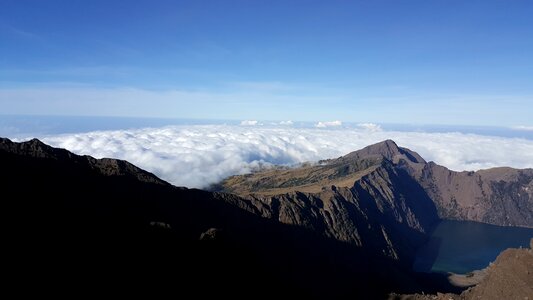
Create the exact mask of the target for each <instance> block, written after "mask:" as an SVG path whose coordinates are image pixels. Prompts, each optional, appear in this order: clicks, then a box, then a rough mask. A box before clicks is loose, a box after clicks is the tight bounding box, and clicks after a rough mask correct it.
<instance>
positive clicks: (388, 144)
mask: <svg viewBox="0 0 533 300" xmlns="http://www.w3.org/2000/svg"><path fill="white" fill-rule="evenodd" d="M374 156H378V157H383V158H386V159H388V160H390V161H393V162H395V163H397V162H399V161H400V160H401V159H403V160H406V161H410V162H413V163H425V162H426V161H425V160H424V159H423V158H422V157H421V156H420V155H419V154H418V153H416V152H414V151H411V150H409V149H407V148H402V147H399V146H398V145H397V144H396V142H394V141H393V140H391V139H387V140H384V141H382V142H379V143H376V144H373V145H370V146H367V147H365V148H363V149H361V150H357V151H355V152H352V153H350V154H348V155H346V156H344V158H347V159H354V158H355V159H361V158H368V157H374Z"/></svg>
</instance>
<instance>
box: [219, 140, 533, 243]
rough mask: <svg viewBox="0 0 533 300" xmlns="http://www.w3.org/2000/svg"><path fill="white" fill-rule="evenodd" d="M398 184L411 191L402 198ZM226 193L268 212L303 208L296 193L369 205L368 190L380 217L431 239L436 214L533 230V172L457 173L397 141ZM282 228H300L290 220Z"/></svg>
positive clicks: (237, 185) (264, 175)
mask: <svg viewBox="0 0 533 300" xmlns="http://www.w3.org/2000/svg"><path fill="white" fill-rule="evenodd" d="M393 178H394V180H392V179H393ZM399 182H402V183H403V184H405V185H406V186H409V188H408V189H405V188H404V189H403V190H402V189H401V185H399V184H398V183H399ZM223 186H224V190H225V191H229V192H233V193H237V194H239V195H241V196H246V195H249V194H251V195H252V196H250V197H251V198H255V199H259V200H261V201H263V202H265V203H267V204H268V203H271V202H272V203H276V199H282V198H287V197H290V198H293V199H294V200H293V201H284V202H288V203H296V202H297V200H296V199H295V197H294V196H290V195H294V194H295V193H296V192H300V194H305V195H306V196H307V197H309V198H321V199H327V198H330V197H328V195H322V193H325V192H327V191H328V190H330V189H332V186H335V190H338V191H344V192H345V193H344V194H351V195H352V196H353V199H350V200H349V201H351V202H352V203H356V204H355V205H356V206H358V204H360V203H369V201H365V199H364V196H362V195H363V194H361V191H362V190H364V191H365V193H367V195H368V196H369V198H371V199H374V200H375V201H370V204H371V205H374V204H375V205H376V207H377V209H378V210H379V211H380V213H384V214H386V215H387V214H389V215H391V216H393V217H394V218H395V220H396V222H398V223H400V224H404V225H406V226H407V227H409V228H412V229H414V230H416V231H419V232H426V231H427V230H428V226H430V225H431V224H432V222H434V221H435V219H436V217H435V216H434V214H433V212H434V209H432V207H431V206H434V207H435V209H436V211H437V213H438V216H439V217H440V218H444V219H457V220H470V221H478V222H485V223H489V224H494V225H504V226H508V225H512V226H526V227H533V169H525V170H516V169H511V168H495V169H489V170H482V171H478V172H454V171H450V170H448V169H446V168H445V167H442V166H439V165H437V164H435V163H433V162H429V163H426V161H424V159H423V158H422V157H420V155H418V154H417V153H416V152H413V151H410V150H408V149H405V148H401V147H398V146H397V145H396V144H395V143H394V142H393V141H391V140H387V141H384V142H381V143H378V144H375V145H371V146H368V147H366V148H364V149H362V150H359V151H355V152H352V153H350V154H348V155H346V156H343V157H340V158H338V159H333V160H328V161H322V162H320V163H319V164H318V165H313V166H305V167H301V168H295V169H282V168H278V169H272V170H266V171H262V172H258V173H254V174H249V175H243V176H235V177H230V178H228V179H227V180H226V181H225V182H224V183H223ZM406 186H404V187H406ZM352 196H348V197H347V198H350V197H352ZM337 198H339V197H337ZM345 198H346V197H345ZM427 199H430V200H431V202H432V204H429V203H427V201H426V200H427ZM372 202H374V203H372ZM389 204H390V205H389ZM286 205H287V206H289V205H293V204H286ZM294 205H296V204H294ZM296 206H297V205H296ZM417 211H418V212H422V213H416V212H417ZM296 215H302V214H301V213H298V214H296ZM304 215H305V214H304ZM322 219H324V221H323V223H327V224H329V223H328V221H327V220H326V219H325V218H322ZM280 221H282V222H285V223H290V224H295V223H296V224H297V223H298V222H299V221H297V220H296V221H295V220H291V219H286V218H283V216H282V217H280ZM330 231H331V230H330ZM333 231H334V229H333ZM332 235H333V236H335V234H332ZM354 240H357V239H356V238H354Z"/></svg>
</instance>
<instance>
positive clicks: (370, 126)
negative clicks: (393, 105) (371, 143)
mask: <svg viewBox="0 0 533 300" xmlns="http://www.w3.org/2000/svg"><path fill="white" fill-rule="evenodd" d="M357 127H359V128H361V129H365V130H368V131H372V132H376V131H381V126H379V125H378V124H374V123H359V124H357Z"/></svg>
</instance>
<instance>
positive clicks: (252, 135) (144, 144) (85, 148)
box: [43, 121, 533, 188]
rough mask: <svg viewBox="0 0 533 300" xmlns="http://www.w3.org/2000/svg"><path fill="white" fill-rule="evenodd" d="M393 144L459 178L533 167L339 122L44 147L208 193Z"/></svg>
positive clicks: (465, 145)
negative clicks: (266, 171) (231, 179)
mask: <svg viewBox="0 0 533 300" xmlns="http://www.w3.org/2000/svg"><path fill="white" fill-rule="evenodd" d="M258 125H259V126H258ZM385 139H393V140H394V141H396V143H397V144H398V145H400V146H402V147H407V148H409V149H411V150H413V151H416V152H418V153H419V154H420V155H422V157H424V158H425V159H426V160H427V161H431V160H432V161H435V162H437V163H438V164H441V165H444V166H446V167H448V168H450V169H452V170H456V171H462V170H478V169H484V168H491V167H497V166H510V167H515V168H531V167H533V141H532V140H527V139H518V138H505V137H494V136H483V135H476V134H464V133H459V132H450V133H425V132H399V131H386V130H382V129H381V127H380V126H379V125H376V124H372V123H364V124H359V125H358V126H355V127H354V126H352V127H350V128H348V127H345V126H343V124H342V123H341V122H338V121H334V122H321V123H317V124H316V125H315V127H314V128H296V127H294V126H292V122H284V123H283V124H281V123H280V124H278V125H272V124H271V125H262V124H260V123H258V122H254V121H246V122H243V123H242V125H202V126H201V125H194V126H167V127H162V128H145V129H133V130H115V131H94V132H88V133H80V134H65V135H54V136H48V137H45V138H43V141H44V142H45V143H48V144H50V145H53V146H56V147H61V148H66V149H68V150H70V151H72V152H74V153H77V154H86V155H91V156H94V157H96V158H102V157H111V158H118V159H125V160H128V161H130V162H131V163H133V164H135V165H137V166H139V167H141V168H143V169H145V170H148V171H150V172H153V173H154V174H156V175H158V176H159V177H161V178H163V179H165V180H167V181H169V182H171V183H173V184H175V185H178V186H187V187H195V188H205V187H208V186H209V185H211V184H214V183H217V182H219V181H220V180H222V179H224V178H226V177H228V176H231V175H235V174H244V173H248V172H251V171H253V170H254V169H257V168H260V167H265V166H271V165H278V164H282V165H294V164H298V163H302V162H307V161H318V160H320V159H326V158H335V157H339V156H342V155H345V154H347V153H349V152H352V151H354V150H358V149H361V148H363V147H365V146H367V145H370V144H373V143H376V142H380V141H383V140H385Z"/></svg>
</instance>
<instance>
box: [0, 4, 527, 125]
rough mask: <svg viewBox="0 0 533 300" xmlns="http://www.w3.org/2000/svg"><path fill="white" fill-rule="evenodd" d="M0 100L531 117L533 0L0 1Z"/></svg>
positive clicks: (518, 120)
mask: <svg viewBox="0 0 533 300" xmlns="http://www.w3.org/2000/svg"><path fill="white" fill-rule="evenodd" d="M0 113H1V114H54V115H100V116H109V115H111V116H144V117H176V118H210V119H213V118H216V119H260V120H261V119H263V120H287V119H290V120H301V121H311V120H343V121H355V122H358V121H361V122H400V123H438V124H471V125H503V126H512V125H524V126H532V125H533V117H532V115H533V1H513V0H502V1H493V0H480V1H468V0H461V1H453V0H446V1H444V0H435V1H431V0H423V1H401V0H390V1H379V0H378V1H375V0H372V1H309V0H308V1H290V0H284V1H259V0H254V1H253V0H250V1H196V0H195V1H193V0H191V1H155V0H151V1H141V0H137V1H109V0H108V1H99V0H90V1H89V0H86V1H76V0H65V1H54V0H47V1H25V0H12V1H10V0H0Z"/></svg>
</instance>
